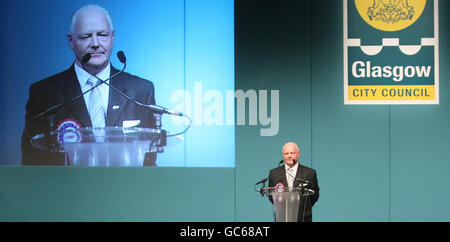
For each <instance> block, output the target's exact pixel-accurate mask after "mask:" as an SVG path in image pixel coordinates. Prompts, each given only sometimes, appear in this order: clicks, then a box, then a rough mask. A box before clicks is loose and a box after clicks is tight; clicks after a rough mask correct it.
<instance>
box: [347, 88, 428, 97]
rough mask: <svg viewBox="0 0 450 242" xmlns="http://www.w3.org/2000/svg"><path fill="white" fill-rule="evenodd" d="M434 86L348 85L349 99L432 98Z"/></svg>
mask: <svg viewBox="0 0 450 242" xmlns="http://www.w3.org/2000/svg"><path fill="white" fill-rule="evenodd" d="M434 95H435V86H434V85H433V86H430V85H414V86H408V85H404V86H375V85H372V86H349V87H348V99H349V100H359V101H361V100H413V101H419V100H434Z"/></svg>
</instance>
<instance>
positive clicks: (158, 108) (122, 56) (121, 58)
mask: <svg viewBox="0 0 450 242" xmlns="http://www.w3.org/2000/svg"><path fill="white" fill-rule="evenodd" d="M90 58H91V54H89V53H88V54H86V55H85V56H83V64H84V63H87V62H88V61H89V59H90ZM117 58H119V61H120V62H121V63H122V64H124V67H123V69H122V70H121V71H120V72H118V73H116V74H114V76H116V75H118V74H119V73H122V72H123V71H124V70H125V68H126V66H127V63H126V61H127V58H126V57H125V53H123V51H121V50H120V51H118V52H117ZM85 61H86V62H85ZM94 77H95V78H97V80H99V81H100V82H101V84H106V85H107V86H108V87H110V88H111V89H113V90H114V91H115V92H117V93H118V94H120V95H121V96H123V97H125V98H126V99H128V100H130V101H132V102H133V103H135V104H137V105H138V106H142V107H145V108H148V109H150V110H151V111H152V112H154V113H159V114H164V113H166V114H170V115H173V116H184V114H183V113H181V112H178V111H175V110H171V109H167V108H164V107H161V106H158V105H153V104H143V103H141V102H138V101H137V100H135V99H133V98H131V97H130V96H128V95H126V94H125V93H123V92H122V91H120V90H118V89H117V88H115V87H113V86H111V85H110V84H109V83H107V82H106V80H105V81H104V80H102V79H100V78H99V77H98V76H96V75H94ZM110 79H111V78H110Z"/></svg>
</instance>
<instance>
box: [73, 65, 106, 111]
mask: <svg viewBox="0 0 450 242" xmlns="http://www.w3.org/2000/svg"><path fill="white" fill-rule="evenodd" d="M75 73H76V74H77V78H78V81H79V83H80V87H81V92H82V93H83V92H85V91H87V90H89V88H90V86H89V85H87V84H86V82H87V80H88V79H89V77H91V76H92V75H91V74H89V73H88V72H86V71H85V70H84V69H82V68H81V67H79V66H78V64H76V63H75ZM110 73H111V64H110V63H109V64H108V65H107V66H106V67H105V69H103V70H102V71H101V72H100V73H98V74H97V77H98V78H100V79H102V80H106V79H108V78H109V76H110ZM106 83H108V84H109V80H108V81H107V82H106ZM95 84H96V83H94V85H95ZM97 88H99V90H100V93H101V97H102V106H103V110H105V112H107V110H108V99H109V86H108V85H106V84H102V85H100V86H98V87H97ZM89 94H90V92H88V93H86V94H84V95H83V98H84V102H85V103H86V108H87V109H89ZM105 117H106V113H105Z"/></svg>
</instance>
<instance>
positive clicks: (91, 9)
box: [67, 5, 114, 75]
mask: <svg viewBox="0 0 450 242" xmlns="http://www.w3.org/2000/svg"><path fill="white" fill-rule="evenodd" d="M67 37H68V41H69V45H70V48H71V49H72V50H73V52H74V53H75V62H76V63H77V65H78V66H79V67H82V68H84V69H85V70H86V71H87V72H89V73H91V74H92V75H96V74H97V73H99V72H101V71H102V70H104V69H105V68H106V67H107V66H108V64H109V58H110V56H111V52H112V49H113V43H114V30H113V27H112V23H111V18H110V17H109V14H108V12H107V11H106V10H105V9H104V8H102V7H100V6H98V5H86V6H83V7H81V8H80V9H78V10H77V11H75V13H74V14H73V16H72V19H71V24H70V33H68V34H67ZM87 54H89V55H90V56H91V58H90V59H89V61H88V62H86V63H84V62H85V61H83V58H84V56H86V55H87Z"/></svg>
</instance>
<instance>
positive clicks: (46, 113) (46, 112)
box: [32, 51, 126, 120]
mask: <svg viewBox="0 0 450 242" xmlns="http://www.w3.org/2000/svg"><path fill="white" fill-rule="evenodd" d="M119 52H122V57H123V59H122V60H126V58H125V55H123V51H119ZM117 55H119V53H117ZM90 59H91V54H90V53H87V54H86V55H84V56H83V58H82V60H81V61H82V63H81V65H82V67H83V69H84V65H85V64H86V63H87V62H89V60H90ZM120 59H121V57H119V60H120ZM125 67H126V64H125V65H124V66H123V68H122V70H120V71H119V72H117V73H116V74H114V75H112V76H110V77H109V78H108V79H106V80H100V83H99V84H97V85H95V86H93V87H91V88H89V89H88V90H86V91H85V92H83V93H81V94H79V95H77V96H75V97H73V98H71V99H69V100H67V101H64V102H62V103H58V104H55V105H53V106H51V107H49V108H47V109H45V110H44V111H42V112H40V113H38V114H37V115H35V116H33V118H32V120H35V119H38V118H40V117H42V116H49V115H52V114H54V113H56V112H57V111H58V110H59V109H60V108H62V107H64V106H66V105H67V104H69V103H71V102H73V101H75V100H77V99H78V98H80V97H82V96H84V94H86V93H88V92H90V91H92V90H93V89H94V88H96V87H98V86H100V85H102V84H103V83H106V81H108V80H111V79H113V78H114V77H116V76H117V75H119V74H120V73H122V72H123V71H124V70H125ZM94 77H96V78H97V79H99V78H98V77H97V76H95V75H94ZM106 84H107V83H106ZM107 85H108V84H107Z"/></svg>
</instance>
